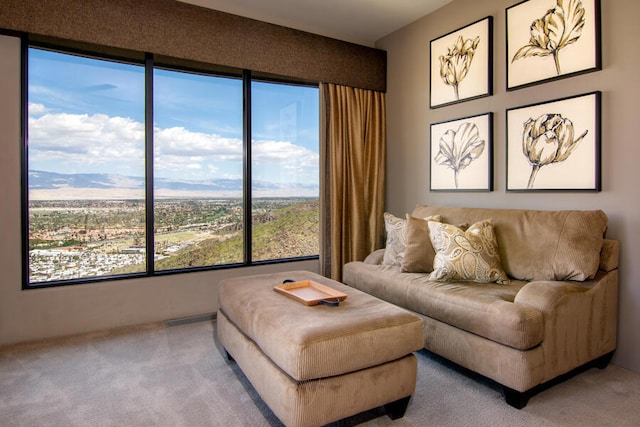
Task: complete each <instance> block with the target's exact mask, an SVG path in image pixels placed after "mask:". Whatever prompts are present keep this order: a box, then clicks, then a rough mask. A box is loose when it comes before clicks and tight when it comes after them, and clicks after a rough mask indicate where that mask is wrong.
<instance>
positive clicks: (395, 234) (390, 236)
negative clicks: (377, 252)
mask: <svg viewBox="0 0 640 427" xmlns="http://www.w3.org/2000/svg"><path fill="white" fill-rule="evenodd" d="M406 227H407V221H406V220H404V219H402V218H398V217H396V216H394V215H392V214H390V213H389V212H385V213H384V229H385V231H386V232H387V244H386V245H385V248H384V258H383V259H382V265H400V264H401V263H402V258H404V251H405V246H406V240H405V229H406Z"/></svg>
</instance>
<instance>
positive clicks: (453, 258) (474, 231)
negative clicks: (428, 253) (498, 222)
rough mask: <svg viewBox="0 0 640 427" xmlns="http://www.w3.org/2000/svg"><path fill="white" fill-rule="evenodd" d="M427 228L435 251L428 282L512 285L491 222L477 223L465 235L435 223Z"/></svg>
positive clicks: (458, 229) (452, 227)
mask: <svg viewBox="0 0 640 427" xmlns="http://www.w3.org/2000/svg"><path fill="white" fill-rule="evenodd" d="M428 227H429V237H430V238H431V243H432V244H433V248H434V249H435V251H436V256H435V258H434V260H433V272H432V273H431V274H430V275H429V280H435V281H449V280H468V281H474V282H479V283H491V282H497V283H504V284H506V283H509V278H508V277H507V275H506V273H505V272H504V270H503V268H502V262H501V261H500V253H499V252H498V241H497V239H496V234H495V231H494V230H493V221H492V220H490V219H487V220H484V221H480V222H477V223H475V224H473V225H471V226H470V227H469V228H468V229H467V230H466V231H463V230H462V229H460V228H459V227H456V226H454V225H450V224H443V223H440V222H434V221H429V223H428Z"/></svg>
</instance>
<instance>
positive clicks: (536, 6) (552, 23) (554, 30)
mask: <svg viewBox="0 0 640 427" xmlns="http://www.w3.org/2000/svg"><path fill="white" fill-rule="evenodd" d="M506 19H507V89H508V90H512V89H517V88H520V87H525V86H529V85H532V84H536V83H540V82H543V81H548V80H554V79H558V78H564V77H569V76H572V75H576V74H582V73H587V72H591V71H596V70H600V69H601V68H602V67H601V51H600V0H526V1H523V2H521V3H518V4H516V5H514V6H511V7H510V8H508V9H507V10H506Z"/></svg>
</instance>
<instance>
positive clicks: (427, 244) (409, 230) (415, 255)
mask: <svg viewBox="0 0 640 427" xmlns="http://www.w3.org/2000/svg"><path fill="white" fill-rule="evenodd" d="M427 224H428V221H427V220H426V219H422V218H416V217H413V216H411V215H409V214H407V227H406V231H405V240H406V249H405V253H404V259H403V260H402V264H401V266H400V269H401V270H402V271H403V272H405V273H431V272H432V271H433V258H434V257H435V256H436V251H435V250H434V249H433V245H432V244H431V239H430V238H429V227H428V225H427Z"/></svg>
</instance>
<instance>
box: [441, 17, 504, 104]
mask: <svg viewBox="0 0 640 427" xmlns="http://www.w3.org/2000/svg"><path fill="white" fill-rule="evenodd" d="M492 29H493V17H491V16H489V17H486V18H484V19H482V20H480V21H477V22H474V23H473V24H469V25H467V26H466V27H463V28H461V29H459V30H456V31H453V32H451V33H449V34H446V35H444V36H442V37H439V38H437V39H434V40H432V41H431V43H430V61H431V64H430V75H431V80H430V91H429V106H430V107H431V108H437V107H443V106H445V105H450V104H455V103H458V102H462V101H466V100H469V99H475V98H479V97H483V96H489V95H491V94H492V80H493V77H492V68H491V65H492V63H493V60H492V54H493V36H492Z"/></svg>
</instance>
